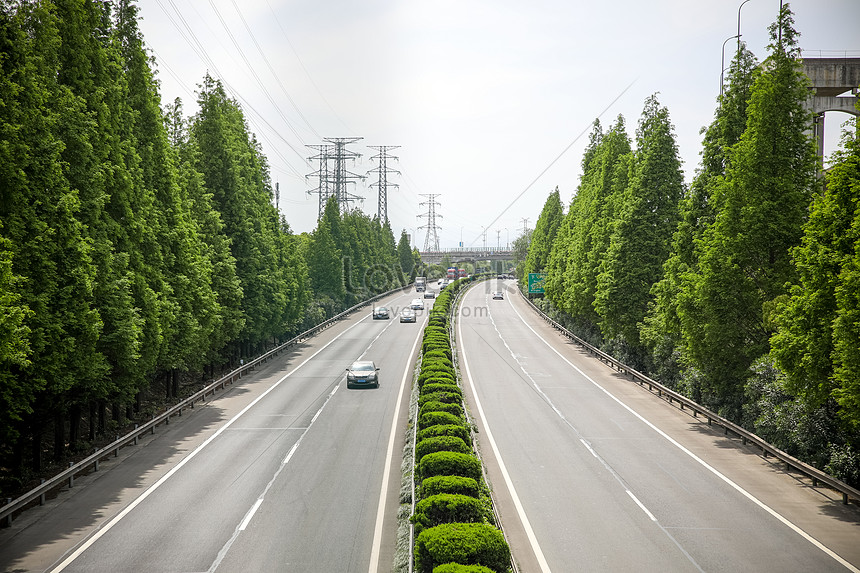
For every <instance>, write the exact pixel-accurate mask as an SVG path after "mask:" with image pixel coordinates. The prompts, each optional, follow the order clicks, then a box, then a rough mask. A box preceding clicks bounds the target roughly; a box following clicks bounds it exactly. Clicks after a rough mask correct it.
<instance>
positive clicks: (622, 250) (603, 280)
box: [594, 96, 684, 354]
mask: <svg viewBox="0 0 860 573" xmlns="http://www.w3.org/2000/svg"><path fill="white" fill-rule="evenodd" d="M636 143H637V148H636V152H635V163H634V166H633V174H632V177H631V179H630V184H629V187H628V190H627V192H626V193H625V195H624V202H623V204H622V206H621V208H620V213H619V217H618V222H617V223H616V226H615V228H614V229H613V232H612V235H611V240H610V245H609V250H608V251H607V253H606V259H605V265H604V266H603V268H602V272H601V273H600V275H599V277H598V282H597V291H596V292H595V298H594V308H595V310H596V311H597V313H598V315H599V316H600V327H601V330H602V332H603V335H604V336H605V337H606V338H608V339H619V340H620V342H621V343H622V344H625V345H629V347H630V349H631V352H633V353H634V354H638V353H639V350H640V342H639V323H640V322H641V321H642V319H643V318H644V317H645V314H646V312H647V309H648V304H649V302H650V301H651V292H650V291H651V286H652V285H653V284H654V283H656V282H657V281H658V280H659V279H660V277H661V275H662V270H663V263H664V262H665V261H666V259H667V258H668V257H669V253H670V249H671V240H672V234H673V233H674V231H675V228H676V227H677V225H678V203H679V201H680V199H681V197H682V196H683V194H684V181H683V173H682V171H681V161H680V159H679V157H678V146H677V144H676V143H675V136H674V132H673V128H672V124H671V123H670V121H669V112H668V110H667V109H666V108H665V107H661V106H660V105H659V102H658V101H657V98H656V96H651V97H649V98H648V99H647V100H646V102H645V109H644V110H643V113H642V117H641V119H640V121H639V127H638V129H637V131H636Z"/></svg>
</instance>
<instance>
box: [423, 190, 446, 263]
mask: <svg viewBox="0 0 860 573" xmlns="http://www.w3.org/2000/svg"><path fill="white" fill-rule="evenodd" d="M439 195H440V194H439V193H429V194H422V195H421V196H422V197H429V199H428V200H427V201H424V202H423V203H419V205H421V206H422V207H423V206H424V205H428V207H427V212H426V213H424V214H423V215H418V216H419V217H427V224H426V225H421V226H420V227H418V229H427V237H426V238H425V239H424V251H438V250H439V230H440V229H441V228H442V227H440V226H439V225H437V224H436V217H439V218H440V219H441V218H442V215H437V214H436V206H437V205H439V204H440V203H439V202H438V201H436V197H438V196H439Z"/></svg>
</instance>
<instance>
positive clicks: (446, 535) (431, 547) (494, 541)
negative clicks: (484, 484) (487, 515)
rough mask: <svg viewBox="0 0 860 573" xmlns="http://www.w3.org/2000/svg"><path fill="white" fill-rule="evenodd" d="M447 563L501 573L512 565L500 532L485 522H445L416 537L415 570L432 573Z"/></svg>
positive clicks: (421, 572)
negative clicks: (472, 566)
mask: <svg viewBox="0 0 860 573" xmlns="http://www.w3.org/2000/svg"><path fill="white" fill-rule="evenodd" d="M446 563H459V564H461V565H483V566H484V567H487V568H489V569H490V570H491V571H495V572H497V573H503V572H505V571H507V570H508V568H509V567H510V565H511V550H510V548H508V544H507V542H505V538H504V536H503V535H502V532H501V531H499V530H498V529H496V528H495V527H493V526H492V525H487V524H486V523H445V524H442V525H437V526H436V527H431V528H430V529H425V530H424V531H422V532H421V534H420V535H419V536H418V537H417V538H416V540H415V571H417V572H418V573H433V568H434V567H436V566H438V565H444V564H446Z"/></svg>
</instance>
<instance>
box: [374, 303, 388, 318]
mask: <svg viewBox="0 0 860 573" xmlns="http://www.w3.org/2000/svg"><path fill="white" fill-rule="evenodd" d="M389 316H390V314H389V312H388V309H387V308H385V307H384V306H378V307H376V308H374V309H373V320H377V319H379V318H388V317H389Z"/></svg>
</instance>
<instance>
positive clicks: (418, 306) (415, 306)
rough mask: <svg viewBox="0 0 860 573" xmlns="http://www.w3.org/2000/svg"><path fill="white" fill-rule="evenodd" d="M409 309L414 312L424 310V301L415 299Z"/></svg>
mask: <svg viewBox="0 0 860 573" xmlns="http://www.w3.org/2000/svg"><path fill="white" fill-rule="evenodd" d="M409 308H411V309H412V310H424V300H423V299H420V298H413V299H412V304H410V305H409Z"/></svg>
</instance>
